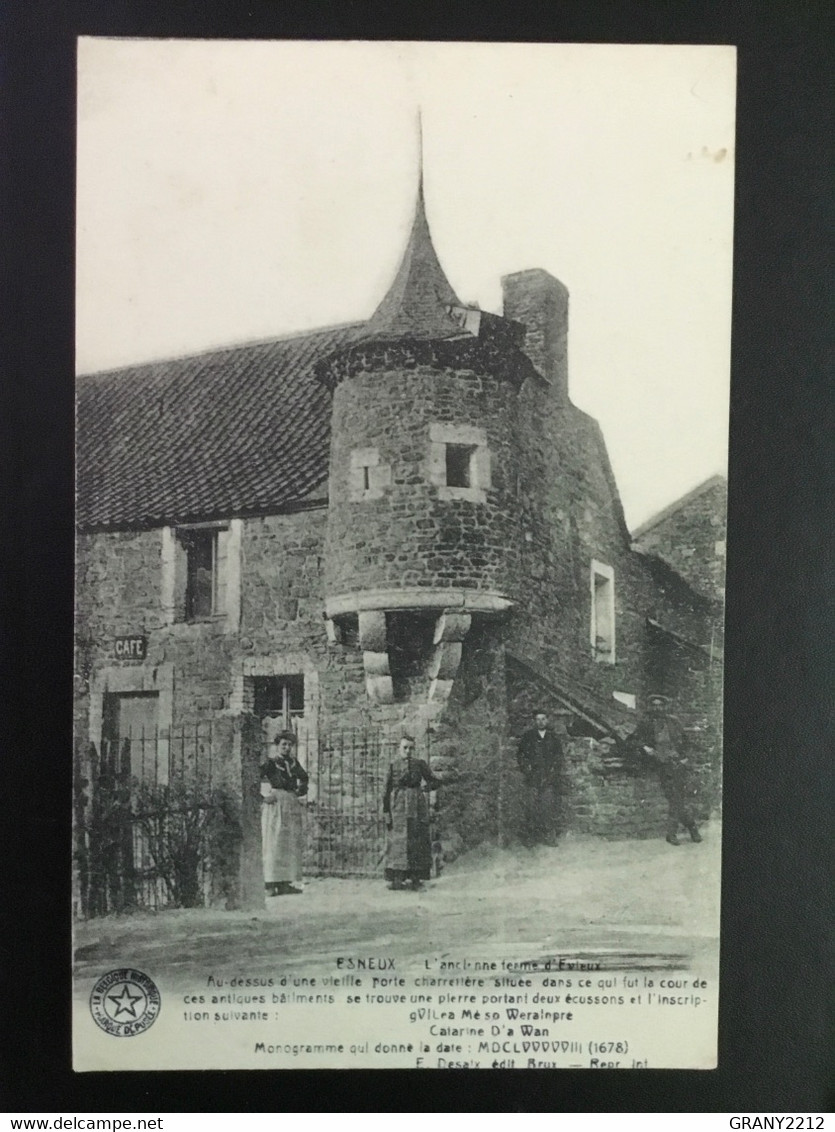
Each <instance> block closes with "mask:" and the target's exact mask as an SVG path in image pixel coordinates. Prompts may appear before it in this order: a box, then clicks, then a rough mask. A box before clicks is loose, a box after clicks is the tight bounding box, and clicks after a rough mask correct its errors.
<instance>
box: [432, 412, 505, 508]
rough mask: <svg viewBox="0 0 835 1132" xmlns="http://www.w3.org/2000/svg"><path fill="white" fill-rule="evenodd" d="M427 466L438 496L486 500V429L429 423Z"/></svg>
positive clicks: (488, 452)
mask: <svg viewBox="0 0 835 1132" xmlns="http://www.w3.org/2000/svg"><path fill="white" fill-rule="evenodd" d="M426 469H427V479H428V480H429V482H430V483H432V484H435V485H436V486H437V488H438V498H439V499H463V500H467V501H469V502H470V503H486V502H487V491H488V489H489V488H490V487H491V480H490V450H489V449H488V447H487V433H486V432H485V430H484V429H483V428H476V427H475V426H473V425H455V424H431V425H430V426H429V454H428V459H427V463H426Z"/></svg>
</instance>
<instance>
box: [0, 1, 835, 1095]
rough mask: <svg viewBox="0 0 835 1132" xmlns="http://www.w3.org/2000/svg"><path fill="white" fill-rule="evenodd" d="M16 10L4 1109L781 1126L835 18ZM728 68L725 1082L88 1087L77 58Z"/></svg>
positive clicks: (815, 699)
mask: <svg viewBox="0 0 835 1132" xmlns="http://www.w3.org/2000/svg"><path fill="white" fill-rule="evenodd" d="M334 7H337V8H338V11H337V12H336V13H334V12H333V11H331V10H330V6H329V9H328V14H327V17H326V16H325V15H324V11H325V9H324V7H320V6H317V5H316V4H315V3H313V2H312V0H307V2H306V3H291V2H289V0H282V2H277V0H273V2H268V0H237V2H231V0H226V2H220V0H170V2H169V3H160V2H157V0H88V2H84V0H76V2H74V3H73V2H71V0H64V2H61V0H14V2H13V3H12V5H11V7H9V6H8V5H7V6H6V7H5V8H4V9H3V11H2V14H0V23H2V26H0V95H2V105H0V130H1V131H2V136H0V162H2V195H0V207H2V214H1V215H2V235H3V239H4V241H5V243H4V248H3V253H4V254H3V257H2V272H3V291H2V295H3V313H2V323H3V333H2V349H3V354H2V363H3V364H2V369H1V370H0V375H1V376H0V396H2V407H0V413H2V415H0V422H2V424H0V428H1V429H2V436H0V441H2V453H0V459H2V461H3V464H2V467H3V473H4V476H3V481H2V482H3V487H2V506H3V508H4V512H5V513H4V515H3V523H2V527H0V562H2V575H0V577H2V582H3V584H2V589H0V597H1V598H2V603H3V604H2V620H1V621H0V661H2V672H1V673H0V678H1V679H2V684H0V687H2V692H3V699H2V711H1V712H0V734H1V735H2V751H0V769H1V770H2V774H3V783H2V793H0V801H1V802H2V806H3V815H2V821H0V827H1V828H2V834H0V836H2V839H3V842H4V844H3V846H2V852H0V877H1V878H2V883H3V886H4V888H5V893H4V897H5V902H4V904H3V908H4V912H6V915H5V916H4V924H5V928H6V930H5V931H4V950H3V956H2V980H3V986H2V1000H0V1001H2V1007H0V1010H1V1011H2V1016H3V1021H4V1035H3V1044H2V1047H1V1048H0V1106H2V1107H3V1108H5V1109H6V1110H8V1111H19V1110H22V1111H35V1110H44V1111H61V1112H63V1113H72V1112H76V1113H83V1112H94V1113H95V1112H102V1111H117V1112H118V1111H122V1112H130V1111H131V1110H133V1111H144V1112H149V1113H154V1112H164V1111H175V1112H176V1111H196V1112H213V1111H219V1112H223V1111H227V1112H228V1111H248V1110H251V1111H265V1112H269V1111H275V1110H280V1111H288V1110H290V1111H298V1110H300V1109H301V1110H304V1109H306V1108H307V1109H310V1110H312V1111H334V1110H340V1109H341V1110H346V1111H382V1112H396V1111H401V1110H421V1109H426V1110H430V1111H432V1110H434V1111H456V1110H461V1111H469V1112H474V1111H481V1110H483V1111H495V1112H499V1111H547V1110H556V1111H568V1112H571V1111H578V1112H582V1111H589V1110H599V1111H611V1112H642V1111H648V1112H652V1111H668V1112H675V1111H684V1112H719V1111H736V1112H744V1111H760V1112H763V1111H777V1112H791V1111H796V1112H803V1111H806V1112H809V1111H814V1110H818V1111H823V1110H826V1109H827V1108H828V1104H827V1096H828V1089H831V1086H832V1076H831V1065H832V1063H833V1060H835V1059H833V1050H834V1049H835V1044H834V1043H833V1040H832V1037H833V1026H832V1023H833V1002H832V985H833V980H832V925H833V922H835V918H833V902H832V876H833V872H832V816H833V815H832V799H833V790H832V786H833V777H832V774H833V728H832V723H833V720H832V715H831V701H832V685H833V679H832V676H833V670H834V669H835V664H833V657H835V646H833V641H835V625H833V599H832V592H833V587H835V570H833V559H832V545H833V522H832V518H833V510H835V506H834V505H833V497H834V496H835V491H833V488H835V483H834V482H833V478H834V477H833V462H834V461H833V443H832V435H833V431H834V430H833V424H835V422H833V413H832V396H831V389H832V358H833V351H832V345H833V342H832V322H833V319H832V311H833V294H832V285H831V273H832V267H831V263H832V258H833V257H832V234H833V189H832V186H833V174H835V170H833V161H832V157H833V136H835V121H833V108H834V107H833V90H832V76H833V74H835V58H833V49H832V45H833V43H835V18H834V17H835V5H833V4H832V3H831V0H825V2H821V3H813V2H804V0H785V2H784V3H768V2H766V0H762V2H760V3H750V4H745V5H743V4H737V5H734V4H727V3H726V4H701V3H697V2H695V0H691V2H686V0H685V2H681V3H670V2H666V3H665V2H662V0H646V2H644V3H627V2H623V0H621V2H598V3H594V2H593V0H578V2H576V3H563V4H559V3H550V4H548V3H544V2H543V3H537V4H535V5H529V6H526V5H525V4H522V3H517V4H513V5H511V4H507V5H503V6H500V5H498V4H489V3H487V4H475V3H470V4H466V5H465V4H456V3H453V2H452V0H447V2H446V3H444V4H443V5H441V4H437V3H432V2H429V0H426V2H424V3H423V4H422V5H418V4H417V3H411V4H409V5H408V6H403V7H401V6H399V5H397V4H393V3H391V2H390V3H386V4H379V5H377V4H366V5H360V4H357V3H351V2H348V0H343V2H342V3H340V4H338V5H334ZM82 34H83V35H132V36H160V37H166V36H187V37H229V38H249V37H253V38H313V39H320V38H347V39H484V40H498V41H503V40H516V41H523V42H524V41H530V40H552V41H577V42H607V41H609V42H648V43H731V44H736V45H737V46H738V48H739V55H738V76H739V94H738V126H737V147H738V162H737V190H736V229H735V266H734V276H735V283H734V320H733V351H732V366H733V368H732V397H731V470H730V502H729V509H730V527H729V539H728V572H729V576H728V591H727V592H728V599H727V614H728V633H727V650H726V655H727V690H726V747H725V787H726V794H725V799H726V806H725V812H726V821H725V830H724V837H725V842H724V863H723V924H722V980H721V1017H720V1040H719V1056H720V1068H719V1069H718V1070H716V1071H714V1072H672V1071H652V1070H648V1071H642V1072H631V1073H623V1072H618V1071H601V1072H592V1071H582V1072H577V1071H529V1072H528V1071H526V1072H504V1073H500V1072H491V1073H488V1072H481V1073H467V1072H465V1071H464V1072H442V1071H434V1072H431V1073H417V1072H408V1071H385V1072H375V1071H367V1072H365V1071H351V1072H343V1073H322V1072H318V1071H317V1072H287V1071H284V1072H277V1071H273V1072H269V1071H261V1072H258V1073H250V1072H229V1073H214V1072H212V1073H157V1074H152V1075H151V1074H127V1073H118V1074H115V1073H114V1074H82V1075H74V1074H73V1073H72V1071H71V1069H70V1043H69V1030H70V981H69V955H70V923H69V907H68V900H67V894H68V890H69V883H68V881H69V870H70V863H69V829H70V818H69V814H70V807H69V799H70V792H71V790H70V788H71V782H70V778H71V775H70V759H69V752H70V750H71V735H70V716H71V693H72V685H71V671H72V664H71V661H72V635H71V615H72V421H73V406H72V400H73V379H72V375H73V272H74V263H73V237H74V203H73V192H74V172H75V170H74V146H75V37H76V36H77V35H82Z"/></svg>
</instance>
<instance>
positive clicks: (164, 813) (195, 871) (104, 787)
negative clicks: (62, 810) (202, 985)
mask: <svg viewBox="0 0 835 1132" xmlns="http://www.w3.org/2000/svg"><path fill="white" fill-rule="evenodd" d="M216 746H217V737H216V734H215V729H214V727H213V725H212V723H211V722H208V723H201V724H199V725H196V726H192V727H188V728H186V727H183V728H180V729H178V730H176V731H164V732H163V731H158V730H157V729H152V730H151V729H137V730H133V731H131V732H130V733H129V734H128V735H122V736H118V737H116V738H112V739H103V740H102V742H101V743H100V744H99V745H98V746H96V745H93V744H91V745H89V746H88V747H87V748H86V750H85V751H83V752H82V753H80V754H79V755H78V756H77V760H76V773H75V778H76V806H75V819H76V820H75V857H76V874H77V878H78V881H77V887H78V904H79V909H78V910H79V912H80V914H81V915H84V916H101V915H106V914H107V913H109V912H124V911H129V910H132V909H138V908H152V909H156V908H164V907H194V906H196V905H199V904H202V903H204V902H205V900H206V898H207V896H208V894H209V889H210V885H211V871H212V870H211V861H210V858H211V852H212V845H213V839H214V836H213V835H214V834H215V832H216V830H215V825H216V819H217V818H218V817H220V816H222V815H223V811H224V807H223V806H222V805H221V804H220V802H221V797H220V795H221V791H219V790H218V789H217V788H216V786H215V783H214V781H213V771H214V765H215V763H216V761H217V757H218V756H217V751H216Z"/></svg>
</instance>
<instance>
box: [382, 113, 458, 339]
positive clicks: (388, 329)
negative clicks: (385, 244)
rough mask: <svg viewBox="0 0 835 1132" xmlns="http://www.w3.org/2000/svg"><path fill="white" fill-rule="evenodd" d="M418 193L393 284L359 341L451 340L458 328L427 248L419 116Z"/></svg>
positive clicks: (448, 291)
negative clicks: (377, 339)
mask: <svg viewBox="0 0 835 1132" xmlns="http://www.w3.org/2000/svg"><path fill="white" fill-rule="evenodd" d="M418 142H419V154H420V156H419V163H418V192H417V203H416V205H415V218H414V221H413V222H412V231H411V234H410V236H409V242H408V243H407V245H406V251H405V253H404V255H403V259H402V260H401V263H400V267H399V268H398V271H397V275H396V276H395V277H394V282H393V283H392V285H391V287H390V288H389V290H388V293H387V294H386V296H385V298H384V299H383V301H382V302H381V303H380V305H379V306H378V307H377V309H376V311H375V312H374V314H373V315H372V316H371V318H370V319H369V321H368V323H367V325H366V327H365V333H364V334H363V335H362V337H364V338H365V337H371V338H423V339H426V338H451V337H459V336H460V335H461V323H460V321H457V320H456V319H455V318H453V317H452V315H451V313H450V311H449V308H450V307H458V308H461V307H463V304H462V302H461V300H460V299H459V298H458V296H457V295H456V294H455V292H454V291H453V289H452V287H451V286H450V283H449V280H448V279H447V277H446V275H445V274H444V270H443V268H442V267H441V265H440V262H439V261H438V256H437V254H436V252H435V249H434V247H433V246H432V236H431V234H430V232H429V223H428V221H427V219H426V202H425V200H424V194H423V125H422V121H421V115H420V110H418Z"/></svg>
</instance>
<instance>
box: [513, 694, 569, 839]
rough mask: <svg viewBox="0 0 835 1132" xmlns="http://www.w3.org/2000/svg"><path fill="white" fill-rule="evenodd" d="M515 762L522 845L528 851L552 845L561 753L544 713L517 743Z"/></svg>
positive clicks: (541, 713)
mask: <svg viewBox="0 0 835 1132" xmlns="http://www.w3.org/2000/svg"><path fill="white" fill-rule="evenodd" d="M516 761H517V763H518V765H519V770H520V772H521V774H522V778H523V780H524V783H525V812H524V817H523V821H524V827H523V829H522V841H523V843H524V844H525V845H527V846H528V847H529V848H530V847H531V846H533V845H555V844H556V841H557V833H558V825H559V820H558V819H559V812H558V804H559V801H558V792H559V783H560V777H561V775H562V764H563V749H562V743H561V742H560V739H559V737H558V736H557V735H556V734H555V732H554V731H553V730H552V729H551V728H550V727H549V726H548V716H547V714H546V713H545V712H544V711H538V712H537V713H536V715H535V716H534V726H533V727H532V728H531V730H530V731H526V732H525V734H524V735H523V736H522V738H521V739H520V740H519V747H518V750H517V752H516Z"/></svg>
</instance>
